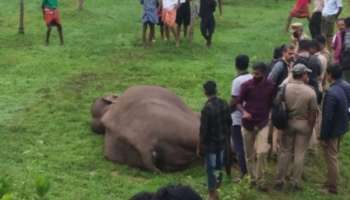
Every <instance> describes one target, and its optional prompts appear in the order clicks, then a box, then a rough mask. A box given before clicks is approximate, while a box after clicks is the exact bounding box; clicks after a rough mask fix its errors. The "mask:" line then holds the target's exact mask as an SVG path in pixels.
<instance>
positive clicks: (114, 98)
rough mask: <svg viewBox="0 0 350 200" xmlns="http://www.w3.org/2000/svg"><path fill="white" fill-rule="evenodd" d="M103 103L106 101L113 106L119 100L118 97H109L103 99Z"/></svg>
mask: <svg viewBox="0 0 350 200" xmlns="http://www.w3.org/2000/svg"><path fill="white" fill-rule="evenodd" d="M102 99H103V101H105V102H106V103H108V104H112V103H115V102H117V99H118V95H113V94H112V95H107V96H105V97H103V98H102Z"/></svg>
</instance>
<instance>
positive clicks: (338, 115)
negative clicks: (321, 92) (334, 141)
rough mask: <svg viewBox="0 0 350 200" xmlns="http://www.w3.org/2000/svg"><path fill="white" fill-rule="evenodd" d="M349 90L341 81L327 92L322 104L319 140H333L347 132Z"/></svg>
mask: <svg viewBox="0 0 350 200" xmlns="http://www.w3.org/2000/svg"><path fill="white" fill-rule="evenodd" d="M349 90H350V86H349V85H348V84H345V83H343V80H341V79H340V80H337V81H336V82H335V83H333V84H332V85H331V87H330V88H329V89H328V90H327V92H326V95H325V98H324V104H323V113H324V115H323V117H322V129H321V139H330V138H334V137H337V136H340V135H343V134H345V133H346V132H347V131H348V121H349V117H348V111H349V101H348V97H347V96H348V94H347V93H348V92H349Z"/></svg>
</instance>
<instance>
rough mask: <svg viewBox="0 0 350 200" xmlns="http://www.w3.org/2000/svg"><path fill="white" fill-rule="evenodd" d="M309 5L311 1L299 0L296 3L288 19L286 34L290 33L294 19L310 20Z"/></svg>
mask: <svg viewBox="0 0 350 200" xmlns="http://www.w3.org/2000/svg"><path fill="white" fill-rule="evenodd" d="M309 3H310V0H297V1H296V2H295V5H294V7H293V9H292V11H291V12H290V14H289V16H288V19H287V23H286V29H285V30H286V32H288V30H289V26H290V24H291V23H292V19H293V18H307V19H308V20H310V13H309Z"/></svg>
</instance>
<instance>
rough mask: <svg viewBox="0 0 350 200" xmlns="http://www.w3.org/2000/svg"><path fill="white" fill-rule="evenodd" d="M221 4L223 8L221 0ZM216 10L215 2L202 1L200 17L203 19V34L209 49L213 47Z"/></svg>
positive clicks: (210, 0) (211, 0)
mask: <svg viewBox="0 0 350 200" xmlns="http://www.w3.org/2000/svg"><path fill="white" fill-rule="evenodd" d="M219 4H220V5H219V6H220V7H221V0H219ZM215 9H216V1H215V0H201V1H200V8H199V16H200V18H201V33H202V36H203V37H204V39H205V40H206V45H207V47H210V46H211V43H212V37H213V34H214V31H215V17H214V12H215Z"/></svg>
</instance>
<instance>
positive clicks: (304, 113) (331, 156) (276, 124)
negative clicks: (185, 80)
mask: <svg viewBox="0 0 350 200" xmlns="http://www.w3.org/2000/svg"><path fill="white" fill-rule="evenodd" d="M337 25H338V31H339V32H337V33H336V35H335V36H334V39H333V44H332V47H333V49H327V38H326V36H327V35H324V34H319V35H317V36H315V38H314V39H307V38H303V39H301V40H294V39H292V41H291V43H290V44H284V45H282V46H279V47H277V48H276V49H275V51H274V57H273V59H272V62H271V63H270V64H265V63H263V62H258V63H255V64H253V66H252V71H251V72H249V70H248V68H249V56H247V55H244V54H242V55H238V56H237V57H236V59H235V68H236V69H235V71H236V73H237V74H236V77H235V78H234V80H233V81H232V93H231V94H232V99H231V101H230V103H229V104H228V103H226V102H225V101H224V100H222V99H220V98H219V97H217V87H216V83H215V82H214V81H207V82H206V83H205V84H204V85H203V89H204V93H205V95H206V96H207V97H208V101H207V102H206V103H205V105H204V107H203V109H202V112H201V126H200V145H199V146H198V153H199V155H202V156H203V157H204V158H205V165H206V172H207V176H208V190H209V199H210V200H216V199H219V194H218V192H217V188H218V187H219V186H220V184H221V180H222V177H223V173H222V168H223V166H224V165H227V164H229V163H225V159H224V157H225V155H226V153H225V151H226V150H227V146H226V144H227V141H230V142H231V141H232V144H233V148H234V151H235V153H236V156H237V161H238V164H239V167H240V178H243V177H244V176H247V175H249V176H250V179H251V186H252V187H256V188H257V189H258V190H260V191H269V189H270V187H269V186H268V184H267V181H266V176H265V171H266V167H267V162H268V155H269V153H270V151H271V150H272V152H273V153H275V154H276V155H277V166H276V173H275V178H274V187H273V188H274V189H275V190H277V191H282V190H284V189H286V188H289V189H291V190H292V191H298V190H302V189H303V184H302V177H303V174H304V160H305V155H306V153H307V151H308V150H309V149H310V151H312V150H313V149H314V148H316V147H317V146H316V145H317V144H320V146H321V148H322V149H323V152H324V159H325V162H326V166H327V174H326V177H327V179H326V181H325V183H324V185H323V188H322V191H323V192H328V193H331V194H336V193H337V192H338V189H337V188H338V187H337V186H338V175H339V168H338V166H339V164H338V153H339V150H340V142H341V139H342V137H343V135H344V134H345V133H346V132H347V131H348V123H349V119H350V118H349V117H350V84H349V83H348V81H350V77H349V76H347V75H348V73H349V70H350V68H349V67H348V66H349V65H348V64H349V63H347V62H348V61H347V60H348V59H349V57H350V55H349V54H347V53H348V51H349V50H350V17H348V18H346V19H338V21H337ZM344 25H345V27H343V26H344ZM291 27H292V29H293V30H296V31H300V30H302V29H300V28H298V27H299V25H297V26H296V25H295V24H294V25H292V26H291ZM296 27H297V28H296ZM293 34H294V33H293ZM292 38H294V36H292ZM337 42H339V44H337ZM337 48H339V49H337ZM343 75H345V76H344V78H343ZM281 105H282V106H281ZM277 111H278V112H277ZM276 113H277V114H276ZM274 115H275V116H274ZM284 115H285V116H284ZM276 116H277V117H276ZM282 119H283V120H285V122H284V123H285V124H282V123H283V121H282ZM271 137H272V140H271V141H272V142H270V140H269V138H271ZM271 147H272V148H271Z"/></svg>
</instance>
